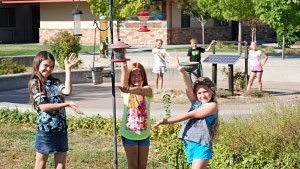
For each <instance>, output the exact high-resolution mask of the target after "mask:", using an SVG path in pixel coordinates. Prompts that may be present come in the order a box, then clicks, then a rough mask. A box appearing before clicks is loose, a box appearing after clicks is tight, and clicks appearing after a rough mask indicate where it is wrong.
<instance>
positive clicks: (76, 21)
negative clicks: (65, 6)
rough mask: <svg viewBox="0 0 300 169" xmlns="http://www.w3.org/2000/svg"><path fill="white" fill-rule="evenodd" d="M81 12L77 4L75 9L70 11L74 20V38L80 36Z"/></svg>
mask: <svg viewBox="0 0 300 169" xmlns="http://www.w3.org/2000/svg"><path fill="white" fill-rule="evenodd" d="M82 14H83V13H82V11H81V10H80V9H79V4H77V6H76V8H75V9H74V10H73V11H72V15H73V20H74V30H73V35H74V36H81V35H82V34H81V33H80V29H81V25H80V18H81V15H82Z"/></svg>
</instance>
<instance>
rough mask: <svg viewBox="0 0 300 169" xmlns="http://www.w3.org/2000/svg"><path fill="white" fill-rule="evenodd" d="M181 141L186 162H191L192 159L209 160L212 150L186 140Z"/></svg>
mask: <svg viewBox="0 0 300 169" xmlns="http://www.w3.org/2000/svg"><path fill="white" fill-rule="evenodd" d="M182 143H183V146H184V149H185V154H186V159H187V161H188V163H192V162H193V160H194V159H202V160H211V158H212V150H211V149H210V148H208V147H207V146H205V145H202V144H199V143H196V142H192V141H187V140H183V141H182Z"/></svg>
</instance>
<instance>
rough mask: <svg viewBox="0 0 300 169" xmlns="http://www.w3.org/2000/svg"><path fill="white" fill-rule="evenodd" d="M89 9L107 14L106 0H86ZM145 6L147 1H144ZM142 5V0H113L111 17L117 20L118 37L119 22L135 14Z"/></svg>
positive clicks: (99, 13)
mask: <svg viewBox="0 0 300 169" xmlns="http://www.w3.org/2000/svg"><path fill="white" fill-rule="evenodd" d="M88 2H89V4H90V9H91V11H92V13H93V14H95V15H97V16H103V15H104V16H108V14H109V9H108V0H88ZM144 2H145V5H146V6H147V5H148V3H149V2H147V1H144ZM142 7H143V0H115V1H114V3H113V19H114V20H116V21H117V29H118V30H117V31H118V38H119V27H120V22H121V21H124V20H125V19H127V18H129V17H131V16H136V15H137V12H138V11H139V10H140V9H141V8H142Z"/></svg>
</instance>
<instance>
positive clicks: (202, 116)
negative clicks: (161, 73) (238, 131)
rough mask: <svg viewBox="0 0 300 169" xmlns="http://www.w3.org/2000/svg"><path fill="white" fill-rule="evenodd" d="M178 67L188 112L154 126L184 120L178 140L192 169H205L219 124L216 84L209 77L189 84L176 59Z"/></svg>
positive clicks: (158, 122) (163, 120) (165, 119)
mask: <svg viewBox="0 0 300 169" xmlns="http://www.w3.org/2000/svg"><path fill="white" fill-rule="evenodd" d="M177 68H178V70H179V72H180V74H181V76H182V77H183V80H184V84H185V89H186V93H187V97H188V99H189V100H190V102H191V109H190V110H189V112H185V113H182V114H181V115H177V116H174V117H170V118H163V119H161V120H160V121H157V122H156V123H155V124H154V127H157V126H159V125H162V124H173V123H178V122H181V121H184V122H183V124H182V127H181V130H180V132H179V135H178V137H179V139H181V140H182V143H183V145H184V148H185V153H186V158H187V161H188V163H191V164H192V168H193V169H204V168H207V165H208V162H209V160H210V159H212V139H213V136H214V135H215V134H216V129H217V125H218V104H217V102H216V100H215V97H216V94H215V85H214V83H213V82H212V81H211V80H210V79H209V78H208V77H200V78H198V79H196V80H195V82H194V83H193V84H192V82H191V80H190V78H189V77H188V75H187V74H186V72H185V70H184V68H183V67H181V66H180V65H179V63H178V58H177Z"/></svg>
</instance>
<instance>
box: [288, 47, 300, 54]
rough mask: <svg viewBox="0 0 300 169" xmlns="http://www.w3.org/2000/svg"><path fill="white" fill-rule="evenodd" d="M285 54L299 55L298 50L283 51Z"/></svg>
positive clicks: (299, 50)
mask: <svg viewBox="0 0 300 169" xmlns="http://www.w3.org/2000/svg"><path fill="white" fill-rule="evenodd" d="M285 53H286V54H295V55H299V54H300V49H289V48H287V49H285Z"/></svg>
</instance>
